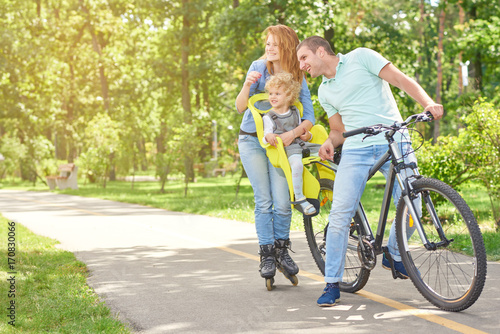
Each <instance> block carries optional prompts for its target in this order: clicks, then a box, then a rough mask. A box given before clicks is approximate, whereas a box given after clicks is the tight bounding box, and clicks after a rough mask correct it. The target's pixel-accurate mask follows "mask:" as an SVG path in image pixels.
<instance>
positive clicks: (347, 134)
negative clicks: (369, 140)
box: [342, 126, 368, 138]
mask: <svg viewBox="0 0 500 334" xmlns="http://www.w3.org/2000/svg"><path fill="white" fill-rule="evenodd" d="M367 129H368V127H366V126H365V127H363V128H358V129H354V130H351V131H346V132H344V133H342V136H343V137H344V138H347V137H352V136H355V135H359V134H360V133H366V130H367Z"/></svg>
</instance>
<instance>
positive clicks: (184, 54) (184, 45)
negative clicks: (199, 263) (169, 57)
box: [181, 0, 194, 194]
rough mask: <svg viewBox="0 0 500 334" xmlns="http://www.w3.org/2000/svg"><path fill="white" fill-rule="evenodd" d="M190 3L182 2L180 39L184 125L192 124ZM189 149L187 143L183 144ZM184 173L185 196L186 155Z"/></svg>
mask: <svg viewBox="0 0 500 334" xmlns="http://www.w3.org/2000/svg"><path fill="white" fill-rule="evenodd" d="M189 3H190V1H189V0H182V8H183V19H182V38H181V77H182V78H181V90H182V109H183V110H184V123H186V124H192V123H193V114H192V111H191V95H190V93H189V69H188V66H189V52H190V50H189V47H190V45H189V35H190V29H191V20H190V19H189V13H190V8H189V7H190V4H189ZM185 147H189V143H185ZM184 172H185V183H186V190H185V194H187V184H188V182H190V181H193V180H194V169H193V158H192V156H191V154H189V153H187V154H186V156H185V158H184Z"/></svg>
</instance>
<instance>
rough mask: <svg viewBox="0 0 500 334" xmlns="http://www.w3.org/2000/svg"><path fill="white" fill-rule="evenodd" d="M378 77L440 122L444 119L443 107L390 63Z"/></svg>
mask: <svg viewBox="0 0 500 334" xmlns="http://www.w3.org/2000/svg"><path fill="white" fill-rule="evenodd" d="M378 76H379V77H380V78H382V79H384V80H385V81H387V82H388V83H390V84H391V85H393V86H396V87H398V88H399V89H401V90H403V91H405V92H406V93H407V94H408V95H410V96H411V97H412V98H413V99H414V100H415V101H417V102H418V103H419V104H420V105H421V106H422V107H423V108H424V111H430V112H431V113H432V116H433V117H434V119H436V120H438V119H440V118H441V117H443V106H442V105H441V104H437V103H435V102H434V100H432V99H431V98H430V96H429V95H428V94H427V93H426V92H425V90H424V89H423V88H422V87H421V86H420V85H419V84H418V83H417V82H416V81H415V80H413V79H412V78H410V77H409V76H407V75H406V74H404V73H403V72H401V71H400V70H399V69H397V68H396V66H394V65H393V64H391V63H389V64H387V65H386V66H384V68H382V70H380V73H379V75H378Z"/></svg>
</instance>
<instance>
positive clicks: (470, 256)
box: [396, 178, 487, 312]
mask: <svg viewBox="0 0 500 334" xmlns="http://www.w3.org/2000/svg"><path fill="white" fill-rule="evenodd" d="M412 187H413V190H414V192H415V194H417V195H419V196H420V198H422V199H423V198H424V196H428V197H427V198H430V199H431V200H432V203H433V204H432V205H430V206H429V205H426V204H425V201H424V200H422V206H421V209H422V218H421V222H422V224H421V226H422V228H423V230H424V231H425V234H426V236H427V239H428V240H429V241H430V242H435V243H437V242H439V241H440V240H441V239H440V237H439V236H438V234H437V233H438V232H437V229H436V228H435V226H434V224H433V223H432V219H431V216H430V214H429V212H432V209H430V208H431V207H434V208H435V212H436V213H437V216H438V217H439V220H440V222H441V225H442V227H443V231H444V234H445V236H446V238H447V239H453V241H452V242H451V243H449V244H448V245H446V246H444V245H443V246H442V247H437V248H436V249H435V250H429V249H427V248H425V246H424V245H423V242H422V240H421V239H420V237H419V233H418V232H416V231H415V233H413V234H411V233H412V232H411V230H412V229H414V228H415V226H413V227H412V226H411V224H412V222H411V219H408V218H407V217H408V214H407V213H408V207H407V204H406V202H405V201H404V198H403V197H402V198H401V199H400V201H399V203H398V207H397V212H396V236H397V240H398V248H399V251H400V254H401V260H402V261H403V264H404V266H405V268H406V271H407V272H408V274H409V276H410V279H411V280H412V282H413V284H414V285H415V287H416V288H417V290H418V291H419V292H420V293H421V294H422V296H424V297H425V298H426V299H427V300H428V301H429V302H430V303H432V304H433V305H435V306H437V307H439V308H440V309H443V310H446V311H454V312H458V311H462V310H465V309H467V308H468V307H470V306H471V305H472V304H474V303H475V302H476V300H477V299H478V298H479V296H480V294H481V292H482V290H483V287H484V283H485V280H486V265H487V262H486V250H485V247H484V242H483V238H482V235H481V230H480V229H479V226H478V224H477V221H476V218H475V217H474V214H473V213H472V211H471V209H470V208H469V206H468V205H467V203H466V202H465V201H464V199H463V198H462V197H461V196H460V195H459V194H458V192H456V191H455V190H454V189H453V188H451V187H450V186H449V185H447V184H446V183H444V182H442V181H439V180H436V179H431V178H420V179H418V180H416V181H414V182H413V183H412ZM419 207H420V206H419ZM408 234H411V236H410V237H409V239H408V241H407V242H401V240H405V239H406V238H407V237H406V236H407V235H408ZM403 236H405V238H404V239H403Z"/></svg>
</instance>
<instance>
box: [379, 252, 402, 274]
mask: <svg viewBox="0 0 500 334" xmlns="http://www.w3.org/2000/svg"><path fill="white" fill-rule="evenodd" d="M392 262H393V263H394V269H396V271H397V272H399V273H400V274H401V276H403V277H404V278H403V279H407V278H408V273H407V272H406V269H405V266H404V264H403V262H401V261H396V260H394V259H393V260H392ZM382 268H384V269H387V270H391V263H390V262H389V260H388V259H387V258H386V257H385V254H384V256H383V258H382Z"/></svg>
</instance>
